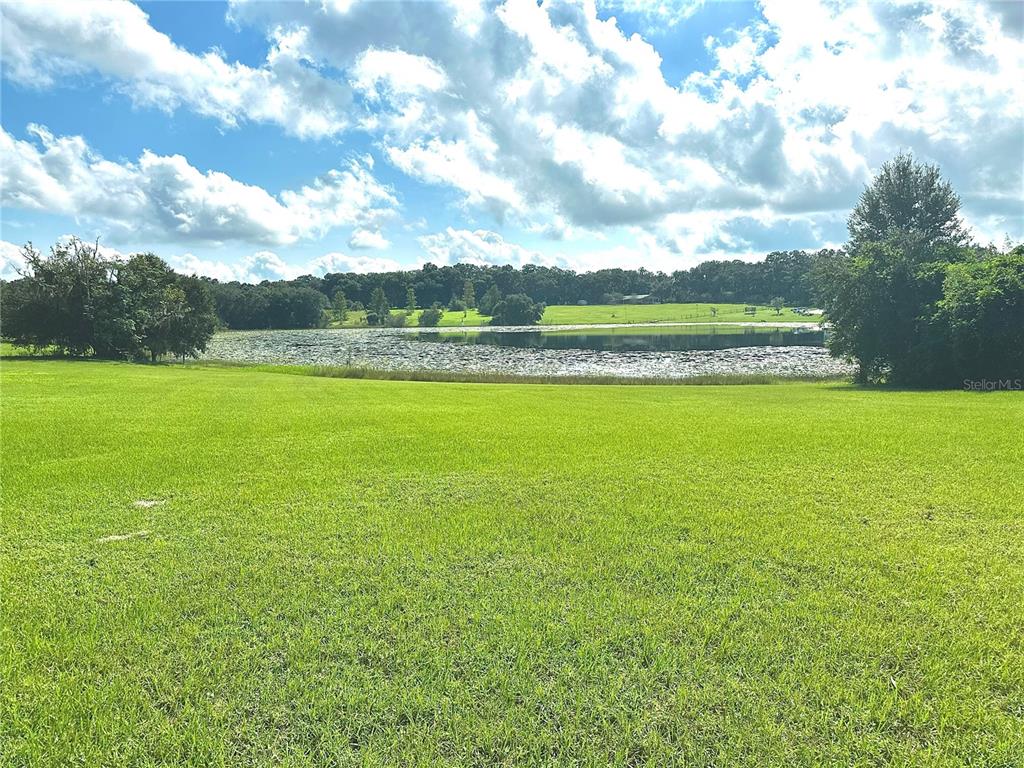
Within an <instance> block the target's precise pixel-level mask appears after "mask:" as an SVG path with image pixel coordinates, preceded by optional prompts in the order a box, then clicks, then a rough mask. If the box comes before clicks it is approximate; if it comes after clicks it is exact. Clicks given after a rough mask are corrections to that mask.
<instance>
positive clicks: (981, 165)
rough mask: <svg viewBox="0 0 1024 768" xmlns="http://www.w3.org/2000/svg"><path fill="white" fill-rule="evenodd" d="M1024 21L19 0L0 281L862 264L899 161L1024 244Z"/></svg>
mask: <svg viewBox="0 0 1024 768" xmlns="http://www.w3.org/2000/svg"><path fill="white" fill-rule="evenodd" d="M797 5H799V8H797V7H796V6H797ZM1019 8H1020V6H1019V5H1018V4H1015V3H1006V2H1003V3H1000V2H995V3H977V4H966V3H954V2H949V3H936V4H928V3H918V2H915V3H900V2H896V3H881V2H872V3H870V4H860V3H852V2H851V3H847V4H833V3H818V2H807V3H801V4H794V3H791V2H788V3H787V2H783V1H782V0H772V1H771V2H763V3H759V4H753V3H704V2H699V1H697V0H691V1H689V2H680V3H670V2H655V3H637V2H635V0H621V2H614V3H599V4H597V5H594V4H592V3H590V4H588V3H579V4H577V3H572V2H554V3H544V4H542V5H537V4H536V3H533V2H530V1H529V0H524V1H523V2H514V1H512V0H510V1H509V2H507V3H504V4H482V5H479V6H477V5H474V4H473V3H471V2H457V3H452V4H447V3H442V2H432V3H411V4H403V3H399V2H386V3H369V4H364V3H359V2H353V3H348V2H345V3H326V4H319V3H315V4H314V3H306V4H300V3H282V4H278V3H265V2H261V3H249V2H232V3H230V4H228V3H214V2H187V3H180V2H158V3H139V4H132V3H129V2H127V1H125V2H116V1H115V2H107V3H91V2H85V1H83V2H77V3H68V2H63V3H53V4H48V3H45V2H38V3H6V4H4V5H3V6H0V13H2V14H3V17H4V19H3V22H4V23H3V27H2V34H3V41H2V42H3V46H2V57H3V76H2V84H0V89H2V91H0V98H2V128H3V142H2V145H0V153H2V160H3V163H2V165H0V169H2V174H3V175H2V179H0V181H2V193H3V197H2V203H3V205H2V219H0V240H2V241H3V245H2V247H0V268H2V269H3V270H4V271H5V272H7V273H8V274H9V273H10V272H11V271H12V270H13V268H14V267H15V266H16V264H17V259H18V256H17V248H18V246H20V245H21V244H23V243H24V242H25V241H28V240H31V241H33V242H34V243H35V244H36V245H37V246H43V247H45V246H47V245H48V244H50V243H52V242H53V241H55V240H56V239H57V238H60V237H63V236H67V235H70V234H78V235H80V236H82V237H84V238H89V239H92V238H95V237H99V238H100V239H101V242H102V243H103V244H104V245H105V246H106V247H108V248H110V249H113V250H116V251H118V252H121V253H131V252H135V251H139V250H151V251H154V252H156V253H158V254H160V255H162V256H164V257H165V258H166V259H167V260H168V261H170V262H171V263H172V264H174V266H176V267H177V268H178V269H181V270H183V271H190V272H197V273H202V274H209V275H212V276H216V277H220V278H224V279H231V278H238V279H244V280H259V279H263V278H276V277H291V276H294V275H297V274H301V273H306V272H313V273H322V272H325V271H347V270H358V271H365V270H375V269H385V268H394V267H396V266H413V265H417V264H421V263H423V262H424V261H433V262H434V263H454V262H456V261H475V262H478V263H513V264H517V265H519V264H523V263H529V262H534V263H543V264H557V265H560V266H568V267H572V268H575V269H580V270H585V269H594V268H600V267H607V266H623V267H637V266H647V267H649V268H652V269H665V270H672V269H677V268H685V267H688V266H692V265H693V264H695V263H697V262H699V261H702V260H705V259H708V258H734V257H735V258H744V259H753V258H760V257H763V256H764V254H765V253H767V252H769V251H771V250H776V249H788V248H807V249H811V248H818V247H822V246H826V245H835V244H838V243H841V242H842V241H843V239H844V235H845V225H844V221H845V216H846V214H847V212H848V211H849V209H850V207H851V206H852V205H853V204H854V202H855V201H856V197H857V195H858V194H859V191H860V190H861V189H862V188H863V185H864V183H865V182H866V181H867V180H869V179H870V176H871V174H872V173H873V172H874V171H875V170H877V167H878V165H879V164H880V163H881V162H883V161H884V160H885V159H887V158H888V157H890V156H891V155H892V154H894V153H895V152H897V151H900V150H906V149H909V150H912V151H913V152H915V154H917V155H918V156H919V157H921V158H922V159H925V160H928V161H930V162H936V163H939V165H940V166H941V167H942V168H943V170H944V172H945V173H946V174H947V176H948V177H949V178H950V179H951V180H952V181H953V183H954V185H955V186H956V188H957V189H958V191H959V192H960V194H961V196H962V198H963V200H964V217H965V219H966V220H967V222H968V223H969V224H970V225H971V226H972V227H973V228H974V230H975V233H976V235H977V236H978V238H979V239H980V240H982V241H984V242H987V241H989V240H995V241H996V242H1002V240H1003V238H1004V237H1005V236H1009V237H1011V238H1012V239H1017V240H1019V239H1021V238H1022V237H1024V221H1022V198H1024V194H1022V189H1021V184H1022V181H1021V173H1022V171H1021V168H1022V165H1024V147H1022V141H1024V140H1022V138H1021V137H1022V135H1024V134H1022V129H1024V123H1022V120H1024V98H1022V88H1021V85H1020V83H1021V81H1022V80H1024V78H1022V74H1024V72H1022V61H1024V53H1022V48H1024V47H1022V43H1021V29H1020V27H1021V19H1020V14H1019V13H1018V10H1019Z"/></svg>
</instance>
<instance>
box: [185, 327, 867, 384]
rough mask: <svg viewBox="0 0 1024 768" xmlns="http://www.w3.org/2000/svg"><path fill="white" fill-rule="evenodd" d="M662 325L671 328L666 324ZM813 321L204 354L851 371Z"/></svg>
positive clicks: (230, 338) (487, 333) (564, 371)
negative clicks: (806, 323)
mask: <svg viewBox="0 0 1024 768" xmlns="http://www.w3.org/2000/svg"><path fill="white" fill-rule="evenodd" d="M670 329H671V330H670ZM822 344H823V338H822V332H821V330H820V329H818V328H817V327H816V326H808V327H794V328H767V327H763V326H762V327H756V326H749V327H748V326H744V325H737V326H717V327H715V329H714V330H713V331H712V330H710V329H709V328H708V327H707V326H706V325H705V326H704V328H703V329H699V328H692V327H682V326H677V327H673V326H667V325H659V326H646V327H645V326H640V327H637V326H602V327H594V326H585V327H579V326H575V327H574V326H546V327H545V328H544V329H543V330H542V331H541V330H538V329H537V328H536V327H528V328H514V327H507V328H505V327H503V328H472V329H470V328H466V329H459V330H456V331H451V330H447V331H443V332H442V331H438V332H434V331H424V330H423V329H420V328H373V329H331V328H320V329H309V330H293V331H228V332H223V333H218V334H216V335H215V336H214V337H213V339H212V340H211V342H210V345H209V348H208V349H207V352H206V355H205V358H207V359H212V360H229V361H236V362H249V363H274V364H290V365H335V366H355V367H367V368H381V369H385V370H443V371H456V372H469V373H504V374H518V375H533V376H626V377H637V378H665V377H667V378H683V377H687V376H700V375H708V374H731V373H737V374H774V375H779V376H831V375H844V374H848V373H850V372H851V369H850V367H849V366H848V365H846V364H845V363H843V362H842V361H839V360H836V359H834V358H832V357H831V356H830V355H829V354H828V351H827V350H826V349H825V348H824V347H823V346H822Z"/></svg>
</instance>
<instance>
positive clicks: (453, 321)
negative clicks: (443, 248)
mask: <svg viewBox="0 0 1024 768" xmlns="http://www.w3.org/2000/svg"><path fill="white" fill-rule="evenodd" d="M746 306H747V305H746V304H591V305H587V306H578V305H575V304H571V305H552V306H550V307H547V308H546V309H545V310H544V316H543V317H542V318H541V324H542V325H593V324H595V323H673V322H674V323H716V322H717V323H734V322H738V323H744V322H763V323H794V322H799V323H813V322H817V321H818V320H820V319H821V317H820V316H808V315H798V314H796V313H795V312H793V310H792V309H789V308H785V309H783V310H782V313H781V314H778V315H777V314H775V310H774V309H772V308H771V307H757V312H756V313H755V314H754V315H747V314H745V313H744V312H743V309H744V307H746ZM712 308H714V309H716V310H717V313H718V314H717V315H716V314H713V313H712V311H711V310H712ZM393 312H395V313H401V312H402V310H393ZM422 313H423V310H422V309H417V310H416V311H415V312H413V313H412V314H410V315H408V316H407V317H406V321H405V324H406V325H407V326H415V325H418V324H419V316H420V315H421V314H422ZM490 321H491V318H490V317H488V316H486V315H481V314H480V313H479V312H477V311H476V310H475V309H470V310H468V311H467V312H465V313H463V312H447V311H446V312H445V313H444V315H443V316H442V318H441V322H440V324H439V326H438V327H441V328H452V327H457V326H460V325H464V326H466V327H472V326H480V325H487V324H489V323H490ZM330 326H331V327H332V328H365V327H367V326H366V312H364V311H362V310H360V311H350V312H349V313H348V316H347V317H346V318H345V321H344V322H339V321H337V320H334V321H332V322H331V323H330Z"/></svg>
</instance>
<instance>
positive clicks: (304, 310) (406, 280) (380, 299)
mask: <svg viewBox="0 0 1024 768" xmlns="http://www.w3.org/2000/svg"><path fill="white" fill-rule="evenodd" d="M831 254H832V252H831V251H821V252H819V253H818V254H809V253H807V252H805V251H778V252H774V253H770V254H768V256H767V257H766V258H765V259H764V260H763V261H757V262H746V261H739V260H732V261H706V262H704V263H702V264H699V265H698V266H696V267H693V268H692V269H689V270H679V271H676V272H673V273H671V274H667V273H665V272H652V271H650V270H647V269H601V270H597V271H594V272H575V271H573V270H570V269H561V268H559V267H543V266H537V265H534V264H527V265H525V266H523V267H521V268H515V267H512V266H510V265H505V266H485V265H477V264H454V265H446V266H437V265H435V264H430V263H428V264H424V265H423V266H422V267H421V268H419V269H412V270H403V271H395V272H377V273H366V274H359V273H354V272H345V273H332V274H327V275H324V276H323V277H315V276H312V275H304V276H302V277H299V278H296V279H294V280H288V281H273V282H271V281H267V282H263V283H260V284H258V285H251V284H246V283H238V282H223V283H222V282H218V281H216V280H210V281H208V283H209V286H210V290H211V292H212V294H213V297H214V302H215V304H216V307H217V316H218V317H219V318H220V320H221V322H222V323H223V324H224V326H225V327H228V328H233V329H238V330H243V329H253V328H312V327H316V326H317V325H318V324H319V323H320V322H321V315H322V312H323V310H324V309H327V308H334V309H336V310H340V309H342V302H344V308H346V309H357V310H363V309H365V310H367V311H368V313H371V316H370V317H369V324H371V325H373V324H385V322H386V317H387V313H386V312H384V311H383V310H384V309H385V308H396V307H406V306H407V304H408V297H409V294H410V292H412V294H413V295H414V296H415V300H416V306H417V307H427V308H430V307H433V308H437V309H440V310H441V311H444V310H448V311H457V312H461V311H463V310H465V309H467V308H474V307H475V308H479V309H481V310H482V312H481V313H482V314H485V315H491V314H492V311H491V310H492V309H493V307H494V306H495V305H496V304H497V303H498V301H499V300H512V305H511V306H510V307H509V311H512V309H511V307H516V308H517V309H516V311H515V314H516V316H517V317H519V318H520V319H521V318H523V317H526V316H528V315H529V314H531V313H533V312H534V308H535V307H537V306H541V307H543V306H546V305H549V304H579V303H586V304H617V303H620V302H621V301H622V300H623V297H624V296H629V295H637V294H643V295H648V296H650V297H651V300H653V301H658V302H688V301H699V302H750V303H759V304H766V305H767V304H769V303H771V302H772V301H773V300H774V299H776V298H778V297H782V298H784V300H785V302H786V303H787V304H789V305H792V306H799V305H810V304H812V303H813V291H812V285H811V268H812V263H813V262H814V260H815V259H816V258H823V257H828V256H830V255H831ZM475 297H479V303H476V302H477V299H476V298H475ZM484 297H491V301H489V302H488V301H487V300H485V298H484ZM513 297H515V298H514V299H513ZM522 297H526V299H529V300H530V311H529V312H526V311H525V309H524V311H523V312H519V311H518V310H519V309H520V308H524V302H525V299H524V298H522ZM375 321H379V322H376V323H375ZM517 324H518V323H517Z"/></svg>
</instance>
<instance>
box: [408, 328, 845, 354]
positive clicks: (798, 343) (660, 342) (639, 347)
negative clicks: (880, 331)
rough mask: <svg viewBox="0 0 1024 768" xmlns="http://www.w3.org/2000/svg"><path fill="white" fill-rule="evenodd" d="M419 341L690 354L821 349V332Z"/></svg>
mask: <svg viewBox="0 0 1024 768" xmlns="http://www.w3.org/2000/svg"><path fill="white" fill-rule="evenodd" d="M416 338H417V340H419V341H433V342H442V343H449V344H486V345H489V346H494V347H514V348H517V349H588V350H593V351H595V352H693V351H713V350H719V349H738V348H740V347H823V346H825V332H824V331H822V330H807V329H798V330H790V329H781V328H770V329H756V328H749V329H747V328H743V329H736V330H734V329H729V331H728V332H722V331H711V332H708V333H696V332H695V333H691V332H686V333H592V332H588V333H567V332H557V333H551V332H542V331H476V332H464V333H457V332H456V333H453V332H451V331H447V332H445V331H436V332H435V331H431V332H420V333H418V334H416Z"/></svg>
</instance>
